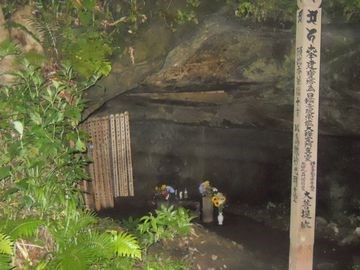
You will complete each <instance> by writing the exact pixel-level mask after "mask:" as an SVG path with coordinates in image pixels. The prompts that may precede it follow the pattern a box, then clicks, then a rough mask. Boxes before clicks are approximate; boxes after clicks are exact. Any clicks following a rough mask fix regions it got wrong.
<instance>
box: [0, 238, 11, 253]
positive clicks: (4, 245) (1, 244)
mask: <svg viewBox="0 0 360 270" xmlns="http://www.w3.org/2000/svg"><path fill="white" fill-rule="evenodd" d="M12 245H13V243H12V242H11V240H10V237H9V236H8V235H5V234H3V233H0V254H6V255H12V254H13V250H12Z"/></svg>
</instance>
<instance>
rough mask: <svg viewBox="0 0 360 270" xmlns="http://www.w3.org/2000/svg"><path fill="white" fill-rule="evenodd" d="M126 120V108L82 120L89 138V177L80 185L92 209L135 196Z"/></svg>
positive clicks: (112, 204) (109, 205)
mask: <svg viewBox="0 0 360 270" xmlns="http://www.w3.org/2000/svg"><path fill="white" fill-rule="evenodd" d="M129 122H130V120H129V113H128V112H125V113H121V114H115V115H109V116H105V117H98V118H91V119H89V120H88V121H86V123H84V124H83V127H84V128H85V130H87V132H88V133H89V135H90V137H91V141H92V143H91V144H90V145H89V151H88V155H89V158H90V160H91V161H92V162H91V163H90V164H89V168H88V169H89V174H90V177H91V179H92V181H91V182H89V183H88V182H86V181H84V183H83V185H82V190H83V191H84V200H85V203H86V205H87V206H88V207H89V208H91V209H93V208H95V209H96V210H97V211H99V210H101V209H105V208H112V207H114V204H115V201H114V200H115V199H116V198H119V197H127V196H134V179H133V169H132V157H131V138H130V125H129Z"/></svg>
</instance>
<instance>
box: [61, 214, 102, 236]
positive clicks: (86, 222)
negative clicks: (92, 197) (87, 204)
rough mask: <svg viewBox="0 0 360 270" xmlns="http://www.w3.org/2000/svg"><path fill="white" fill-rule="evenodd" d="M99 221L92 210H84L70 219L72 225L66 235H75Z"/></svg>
mask: <svg viewBox="0 0 360 270" xmlns="http://www.w3.org/2000/svg"><path fill="white" fill-rule="evenodd" d="M96 222H97V218H96V216H95V214H94V213H92V212H84V213H81V214H80V215H79V216H76V217H75V218H74V219H73V220H70V226H69V227H68V229H67V232H66V236H67V237H73V236H76V235H77V234H78V233H80V232H82V231H83V230H84V229H86V228H87V227H89V226H90V225H93V224H95V223H96Z"/></svg>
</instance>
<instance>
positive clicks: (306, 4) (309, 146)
mask: <svg viewBox="0 0 360 270" xmlns="http://www.w3.org/2000/svg"><path fill="white" fill-rule="evenodd" d="M297 2H298V11H297V28H296V59H295V61H296V63H295V91H294V127H293V160H292V177H291V181H292V187H291V217H290V254H289V270H311V269H313V247H314V233H315V205H316V171H317V145H318V115H319V77H320V76H319V75H320V39H321V8H320V5H321V0H298V1H297Z"/></svg>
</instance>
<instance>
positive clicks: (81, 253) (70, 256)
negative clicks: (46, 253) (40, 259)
mask: <svg viewBox="0 0 360 270" xmlns="http://www.w3.org/2000/svg"><path fill="white" fill-rule="evenodd" d="M93 261H94V257H93V252H92V250H91V251H90V252H89V249H87V248H86V247H84V246H82V245H77V244H74V245H71V246H68V247H67V248H66V249H64V250H62V251H60V252H58V253H56V254H54V260H53V261H52V262H51V263H50V265H49V269H57V270H69V269H76V270H88V269H89V267H90V266H91V265H92V263H93Z"/></svg>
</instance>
